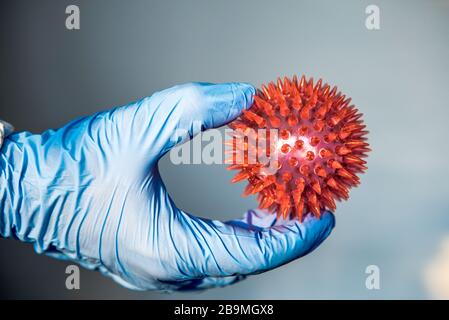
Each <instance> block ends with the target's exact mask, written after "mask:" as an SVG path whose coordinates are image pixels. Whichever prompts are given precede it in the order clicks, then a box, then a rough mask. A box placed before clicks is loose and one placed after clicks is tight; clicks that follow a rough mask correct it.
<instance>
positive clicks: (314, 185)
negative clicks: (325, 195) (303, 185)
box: [310, 180, 321, 194]
mask: <svg viewBox="0 0 449 320" xmlns="http://www.w3.org/2000/svg"><path fill="white" fill-rule="evenodd" d="M310 185H311V186H312V189H313V191H315V192H316V193H317V194H321V186H320V183H319V182H318V180H314V181H313V182H312V183H311V184H310Z"/></svg>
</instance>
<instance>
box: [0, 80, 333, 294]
mask: <svg viewBox="0 0 449 320" xmlns="http://www.w3.org/2000/svg"><path fill="white" fill-rule="evenodd" d="M253 95H254V88H253V87H252V86H250V85H247V84H241V83H227V84H218V85H214V84H204V83H201V84H200V83H195V84H186V85H180V86H175V87H173V88H170V89H167V90H164V91H161V92H158V93H155V94H153V95H152V96H151V97H147V98H144V99H143V100H141V101H138V102H136V103H132V104H129V105H126V106H123V107H119V108H115V109H112V110H110V111H105V112H100V113H97V114H95V115H93V116H89V117H85V118H81V119H78V120H75V121H72V122H70V123H69V124H67V125H66V126H64V127H62V128H60V129H58V130H48V131H45V132H44V133H42V134H31V133H28V132H21V133H13V134H11V135H10V136H8V137H7V138H6V139H5V141H4V145H3V146H2V148H1V152H0V235H1V236H3V237H10V236H14V237H16V238H18V239H20V240H21V241H26V242H32V243H33V244H34V248H35V250H36V251H37V252H38V253H45V254H48V255H52V256H54V257H56V258H60V259H67V260H73V261H76V262H78V263H79V264H81V265H83V266H84V267H86V268H89V269H98V270H100V271H101V272H103V273H104V274H106V275H108V276H110V277H112V278H113V279H114V280H116V281H117V282H119V283H120V284H122V285H124V286H126V287H128V288H133V289H141V290H184V289H203V288H209V287H215V286H223V285H227V284H230V283H234V282H236V281H238V280H240V279H242V278H244V276H246V275H249V274H255V273H260V272H264V271H267V270H270V269H273V268H275V267H278V266H280V265H282V264H285V263H287V262H289V261H292V260H294V259H296V258H299V257H301V256H303V255H305V254H307V253H308V252H310V251H312V250H313V249H314V248H316V247H317V246H318V245H319V244H320V243H321V242H322V241H323V240H324V239H325V238H326V237H327V236H328V235H329V233H330V232H331V229H332V228H333V226H334V217H333V215H332V214H331V213H325V214H324V215H323V216H322V217H321V219H316V218H313V217H310V216H309V217H308V218H306V219H305V221H303V223H299V222H298V221H297V220H292V221H279V220H277V219H275V217H274V215H267V214H265V213H263V212H259V211H250V212H248V213H247V214H246V215H245V217H244V219H243V220H235V221H230V222H227V223H223V222H220V221H212V220H208V219H201V218H198V217H195V216H192V215H189V214H188V213H186V212H183V211H182V210H180V209H178V208H177V207H176V205H175V204H174V203H173V201H172V200H171V199H170V197H169V195H168V194H167V191H166V190H165V187H164V184H163V182H162V180H161V177H160V175H159V172H158V167H157V163H158V160H159V159H160V158H161V157H162V156H163V155H164V154H165V153H166V152H168V151H169V150H170V149H171V148H173V147H174V146H175V145H176V144H178V143H180V142H183V141H185V140H186V139H188V138H189V137H185V136H181V135H178V134H177V133H176V132H178V131H179V130H177V129H185V130H188V132H189V135H190V137H191V136H194V135H195V134H197V133H198V132H199V131H200V130H202V129H204V130H206V129H209V128H215V127H220V126H222V125H224V124H226V123H228V122H230V121H231V120H233V119H235V118H236V117H237V116H238V115H239V114H240V113H241V111H242V110H244V109H245V108H248V107H249V106H251V104H252V101H253ZM198 121H199V122H200V123H201V124H202V126H195V125H194V123H195V122H198ZM201 127H202V128H201Z"/></svg>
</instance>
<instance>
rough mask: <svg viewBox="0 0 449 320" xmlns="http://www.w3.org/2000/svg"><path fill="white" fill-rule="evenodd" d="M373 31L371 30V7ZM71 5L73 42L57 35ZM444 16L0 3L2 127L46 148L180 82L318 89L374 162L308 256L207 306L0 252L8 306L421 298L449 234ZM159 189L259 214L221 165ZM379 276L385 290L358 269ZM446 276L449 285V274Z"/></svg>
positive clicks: (302, 7)
mask: <svg viewBox="0 0 449 320" xmlns="http://www.w3.org/2000/svg"><path fill="white" fill-rule="evenodd" d="M371 3H374V4H377V5H379V7H380V9H381V30H380V31H368V30H367V29H366V28H365V25H364V20H365V7H366V6H367V5H368V4H371ZM68 4H78V5H80V9H81V30H79V31H68V30H66V29H65V24H64V23H65V18H66V15H65V13H64V12H65V7H66V6H67V5H68ZM448 30H449V2H448V1H380V0H375V1H374V0H373V1H371V0H370V1H365V0H356V1H311V0H310V1H293V0H292V1H207V0H201V1H200V0H198V1H194V0H189V1H118V0H117V1H115V0H114V1H112V0H109V1H100V0H91V1H74V0H73V1H65V0H60V1H56V0H55V1H48V0H45V1H44V0H40V1H18V0H10V1H2V2H1V4H0V84H1V89H0V111H1V112H0V117H2V118H4V119H6V120H8V121H10V122H11V123H13V124H14V125H15V126H16V128H17V129H18V130H29V131H33V132H40V131H42V130H44V129H47V128H54V127H59V126H61V125H63V124H65V123H66V122H68V121H69V120H72V119H73V118H75V117H78V116H82V115H86V114H91V113H93V112H95V111H99V110H103V109H107V108H109V107H112V106H117V105H121V104H125V103H127V102H130V101H133V100H136V99H137V98H139V97H142V96H146V95H151V94H152V93H153V92H155V91H157V90H160V89H163V88H166V87H169V86H172V85H174V84H178V83H183V82H189V81H209V82H223V81H246V82H251V83H253V84H254V85H256V86H258V85H260V84H262V83H265V82H267V81H270V80H272V79H275V78H276V77H277V76H278V75H292V74H294V73H298V74H302V73H305V74H307V75H311V76H314V77H315V78H318V77H323V78H324V79H325V80H326V81H328V82H329V83H331V84H336V85H338V86H339V87H340V88H341V89H342V90H343V91H344V92H345V93H347V94H348V95H350V96H352V98H353V102H354V103H355V104H356V105H357V106H359V107H360V109H361V110H362V111H363V113H364V114H365V120H366V123H367V125H368V127H369V130H370V131H371V134H370V136H369V138H370V143H371V144H372V147H373V150H374V151H373V152H372V153H371V156H370V158H369V163H368V164H369V170H368V173H367V174H366V175H364V176H363V178H362V185H361V187H359V188H358V189H355V190H353V191H352V193H351V199H350V201H349V202H346V203H340V204H339V206H338V210H337V213H336V216H337V227H336V229H335V230H334V232H333V234H332V235H331V236H330V238H329V239H328V240H327V241H326V242H325V243H323V245H322V246H321V247H320V248H318V250H316V251H315V252H313V253H312V254H310V255H309V256H307V257H305V258H303V259H301V260H298V261H295V262H293V263H290V264H288V265H286V266H283V267H281V268H279V269H276V270H273V271H270V272H267V273H265V274H261V275H257V276H253V277H251V278H249V279H247V280H245V281H243V282H241V283H239V284H236V285H234V286H230V287H227V288H219V289H213V290H210V291H207V292H203V293H178V294H170V295H167V294H159V293H152V292H134V291H129V290H127V289H124V288H122V287H120V286H119V285H116V284H115V283H114V282H112V281H111V280H109V279H107V278H104V277H103V276H101V275H100V274H99V273H97V272H92V271H87V270H83V269H82V271H81V290H79V291H68V290H66V289H65V285H64V282H65V277H66V275H65V273H64V271H65V267H66V265H67V263H66V262H61V261H57V260H53V259H51V258H49V257H46V256H41V255H37V254H35V253H34V251H33V250H32V247H31V245H28V244H22V243H19V242H17V241H14V240H10V239H9V240H5V239H0V261H1V266H0V297H1V298H69V299H78V298H87V299H90V298H124V299H127V298H132V299H170V298H180V299H187V298H193V299H209V298H217V299H221V298H225V299H226V298H232V299H259V298H287V299H290V298H292V299H305V298H337V299H340V298H356V299H357V298H361V299H377V298H426V297H428V293H427V291H426V289H425V286H424V285H423V276H422V275H423V270H424V268H425V266H426V264H427V263H428V261H429V259H431V258H432V256H433V255H434V254H435V250H436V247H437V246H438V244H439V241H440V240H441V238H442V237H443V236H444V235H445V234H447V233H449V213H448V209H449V199H448V181H449V166H448V158H449V144H448V142H447V137H449V126H448V121H449V109H448V105H447V104H448V101H449V89H448V83H449V81H448V80H449V59H448V57H449V42H448V39H449V38H448ZM168 160H169V159H168V158H167V157H166V158H164V159H163V160H162V161H161V163H160V169H161V172H162V176H163V178H164V180H165V182H166V184H167V186H168V189H169V191H170V194H171V195H172V197H173V199H174V200H175V202H176V203H177V205H178V206H179V207H180V208H182V209H184V210H186V211H189V212H192V213H194V214H197V215H200V216H207V217H210V218H217V219H229V218H232V217H237V216H240V215H241V214H242V213H243V212H244V211H245V210H247V209H248V208H252V207H255V206H256V202H255V200H254V199H253V198H249V199H243V198H241V197H240V194H241V192H242V189H243V184H240V185H231V184H230V183H229V180H230V178H231V176H232V173H230V172H228V171H226V170H225V168H224V166H221V165H213V166H207V165H190V166H186V165H184V166H174V165H172V164H170V163H169V161H168ZM370 264H376V265H378V266H379V267H380V269H381V290H378V291H369V290H367V289H366V288H365V277H366V275H365V268H366V266H367V265H370ZM448 272H449V271H448Z"/></svg>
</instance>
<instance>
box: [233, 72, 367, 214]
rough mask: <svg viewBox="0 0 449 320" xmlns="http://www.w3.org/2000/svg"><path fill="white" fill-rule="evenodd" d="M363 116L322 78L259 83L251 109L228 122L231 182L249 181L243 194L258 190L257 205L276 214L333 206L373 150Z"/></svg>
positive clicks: (346, 193) (353, 184)
mask: <svg viewBox="0 0 449 320" xmlns="http://www.w3.org/2000/svg"><path fill="white" fill-rule="evenodd" d="M362 118H363V115H362V114H361V113H360V112H359V110H358V109H357V108H356V107H355V106H354V105H351V99H350V98H349V97H346V96H345V95H344V94H342V93H341V92H339V91H338V89H337V87H335V86H334V87H331V86H329V85H328V84H325V83H323V81H322V80H321V79H318V81H316V82H315V83H314V81H313V79H312V78H306V77H305V76H301V78H300V79H298V77H296V76H294V77H293V78H292V79H291V80H290V79H289V78H287V77H284V78H278V79H276V81H275V82H270V83H269V84H268V85H263V86H262V87H261V89H258V90H257V91H256V96H255V97H254V104H253V106H252V107H251V108H250V110H246V111H244V112H243V114H242V115H241V116H240V117H239V118H238V119H236V120H234V121H233V122H231V123H230V124H229V126H230V127H231V128H232V129H233V132H232V133H230V134H229V133H228V135H230V136H231V139H230V140H228V141H226V142H225V145H226V147H228V150H225V154H226V155H227V159H226V160H225V163H228V164H230V165H229V167H228V170H238V173H237V174H236V175H235V177H234V178H233V179H232V182H238V181H242V180H248V182H249V183H248V185H247V186H246V187H245V190H244V192H243V195H245V196H247V195H251V194H257V200H258V202H259V208H261V209H264V210H268V211H269V212H271V213H273V214H277V215H278V216H279V217H284V218H288V217H289V216H290V217H296V218H298V219H299V220H302V219H304V217H305V215H307V214H312V215H314V216H317V217H319V216H320V215H321V212H322V211H323V210H332V211H333V210H335V209H336V205H335V201H336V200H346V199H348V197H349V189H350V188H352V187H356V186H358V185H359V184H360V179H359V177H358V174H360V173H363V172H364V171H365V170H366V169H367V167H366V161H365V160H363V159H364V158H365V157H366V155H367V153H368V152H369V151H370V150H371V149H370V148H369V144H368V142H367V139H366V135H367V134H368V131H367V130H366V126H365V125H364V123H363V120H362ZM261 129H266V132H265V133H264V134H262V133H260V132H261V131H260V130H261ZM273 129H277V130H278V132H277V134H273V133H272V131H271V130H273ZM229 149H230V150H229ZM253 156H254V157H253ZM266 157H268V160H269V161H268V162H267V161H265V160H266V159H267V158H266ZM252 158H255V160H254V159H252ZM259 159H265V160H264V162H262V161H261V160H259ZM250 161H255V163H254V162H250ZM259 161H260V162H259Z"/></svg>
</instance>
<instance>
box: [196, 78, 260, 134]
mask: <svg viewBox="0 0 449 320" xmlns="http://www.w3.org/2000/svg"><path fill="white" fill-rule="evenodd" d="M193 85H194V86H196V90H198V93H199V95H198V96H197V97H196V99H195V98H194V99H193V101H192V103H193V104H195V105H196V108H194V109H196V112H197V114H196V115H193V116H194V117H196V118H197V119H201V120H200V121H201V122H202V125H203V126H204V129H206V130H207V129H212V128H218V127H221V126H223V125H225V124H227V123H229V122H231V121H232V120H234V119H235V118H237V117H238V116H239V115H240V114H241V113H242V112H243V110H246V109H248V108H249V107H251V105H252V104H253V99H254V94H255V89H254V87H253V86H252V85H250V84H247V83H241V82H228V83H222V84H204V83H201V84H193Z"/></svg>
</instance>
